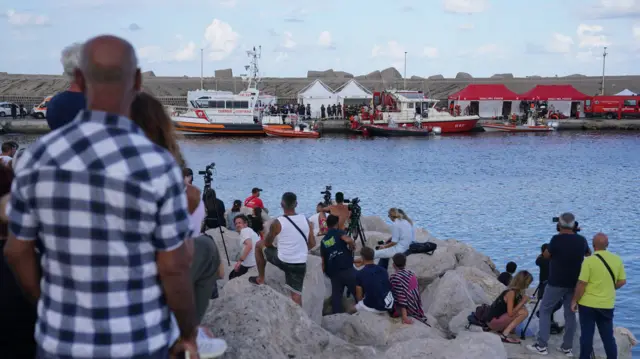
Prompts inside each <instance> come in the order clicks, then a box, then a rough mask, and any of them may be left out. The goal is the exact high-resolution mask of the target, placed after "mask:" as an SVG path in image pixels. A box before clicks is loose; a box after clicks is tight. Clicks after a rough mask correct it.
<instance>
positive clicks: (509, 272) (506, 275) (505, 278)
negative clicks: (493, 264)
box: [498, 262, 518, 287]
mask: <svg viewBox="0 0 640 359" xmlns="http://www.w3.org/2000/svg"><path fill="white" fill-rule="evenodd" d="M505 269H506V271H504V272H502V273H500V275H499V276H498V282H500V283H502V284H504V285H505V286H507V287H508V286H509V282H511V278H512V277H513V274H514V273H515V272H516V269H518V265H517V264H516V263H515V262H509V263H507V267H506V268H505Z"/></svg>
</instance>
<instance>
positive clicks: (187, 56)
mask: <svg viewBox="0 0 640 359" xmlns="http://www.w3.org/2000/svg"><path fill="white" fill-rule="evenodd" d="M195 57H196V44H195V43H194V42H193V41H190V42H189V43H188V44H187V46H185V47H184V48H182V49H180V50H178V51H176V52H174V53H173V54H172V56H171V58H172V60H175V61H191V60H193V59H194V58H195Z"/></svg>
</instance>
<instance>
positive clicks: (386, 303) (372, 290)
mask: <svg viewBox="0 0 640 359" xmlns="http://www.w3.org/2000/svg"><path fill="white" fill-rule="evenodd" d="M373 254H374V252H373V249H371V248H369V247H363V248H362V249H361V250H360V257H361V260H362V264H364V268H362V269H361V270H360V271H358V273H357V274H356V300H357V301H358V303H357V304H356V310H358V311H368V312H373V313H387V312H390V311H391V310H392V309H393V294H392V293H391V283H390V282H389V274H388V273H387V270H386V269H384V268H382V267H381V266H379V265H376V264H374V263H373Z"/></svg>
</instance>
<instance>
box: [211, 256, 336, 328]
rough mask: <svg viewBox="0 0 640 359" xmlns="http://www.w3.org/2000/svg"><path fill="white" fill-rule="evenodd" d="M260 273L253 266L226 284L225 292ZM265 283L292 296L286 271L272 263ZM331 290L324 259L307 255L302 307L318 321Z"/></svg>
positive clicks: (234, 288)
mask: <svg viewBox="0 0 640 359" xmlns="http://www.w3.org/2000/svg"><path fill="white" fill-rule="evenodd" d="M256 275H258V270H257V269H256V268H252V269H251V270H249V272H248V273H247V274H245V275H243V276H242V277H239V278H234V279H233V280H231V281H229V282H228V283H226V284H225V285H224V287H223V288H222V293H223V294H225V295H226V294H228V293H233V292H237V291H238V290H239V289H240V290H241V289H242V288H244V287H245V282H247V283H248V278H249V277H250V276H256ZM265 284H266V285H268V286H270V287H272V288H273V289H275V290H276V291H277V292H279V293H281V294H283V295H285V296H286V297H287V298H290V291H289V290H288V289H287V288H285V275H284V272H283V271H281V270H280V269H279V268H277V267H276V266H274V265H273V264H271V263H267V267H266V271H265ZM330 294H331V292H329V293H327V292H326V286H325V276H324V274H323V273H322V260H321V259H320V258H319V257H316V256H308V257H307V272H306V273H305V276H304V284H303V287H302V308H303V309H304V311H305V312H306V313H307V315H308V316H309V317H310V318H311V319H312V320H313V321H314V322H316V323H318V324H320V323H322V306H323V303H324V299H325V297H326V296H329V295H330ZM289 300H290V299H289Z"/></svg>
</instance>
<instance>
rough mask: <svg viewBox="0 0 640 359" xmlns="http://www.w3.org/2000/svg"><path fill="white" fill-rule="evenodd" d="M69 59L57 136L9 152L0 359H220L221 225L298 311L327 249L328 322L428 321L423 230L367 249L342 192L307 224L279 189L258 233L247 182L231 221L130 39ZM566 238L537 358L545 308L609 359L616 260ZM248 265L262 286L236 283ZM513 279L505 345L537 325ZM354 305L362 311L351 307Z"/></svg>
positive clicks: (555, 262) (236, 271) (525, 283)
mask: <svg viewBox="0 0 640 359" xmlns="http://www.w3.org/2000/svg"><path fill="white" fill-rule="evenodd" d="M62 63H63V67H64V71H65V74H67V75H68V76H69V77H70V79H71V86H70V88H69V89H68V91H65V92H62V93H60V94H58V95H56V96H54V98H53V99H52V100H51V104H53V106H50V107H49V109H48V111H49V115H50V117H49V121H50V127H51V129H52V132H51V133H49V134H47V135H45V136H43V137H41V138H40V139H38V140H37V141H36V142H35V143H33V144H31V145H30V146H29V147H28V148H26V149H25V150H24V151H22V152H20V151H19V146H18V145H17V143H15V142H6V143H4V144H3V145H2V156H1V157H0V196H2V197H1V200H0V219H1V221H0V237H1V238H0V239H1V240H0V244H1V246H2V250H3V256H0V258H1V261H0V275H1V278H2V282H1V285H2V288H1V290H0V300H1V302H0V308H2V311H0V315H1V316H2V317H1V320H0V326H2V330H1V331H2V333H4V334H3V335H2V336H0V347H2V348H3V349H2V350H3V351H2V354H3V358H9V359H12V358H34V357H37V358H62V357H64V358H168V357H176V356H178V355H182V354H185V355H188V356H189V357H190V358H192V359H195V358H212V357H216V356H219V355H222V354H223V353H224V352H225V351H226V348H227V344H226V342H225V341H224V340H223V339H221V338H216V337H214V335H213V334H212V333H211V331H210V330H209V329H207V328H205V327H203V326H201V322H202V319H203V317H204V315H205V313H206V310H207V307H208V304H209V300H210V299H212V298H216V297H217V295H218V294H217V284H216V282H217V281H218V280H220V279H222V278H223V277H224V276H225V275H226V274H225V268H224V265H223V261H222V260H221V253H220V251H219V249H218V247H217V245H216V243H215V240H214V239H213V237H212V236H211V235H210V234H207V233H211V231H209V230H211V229H216V230H218V229H219V230H220V231H221V232H222V231H223V228H226V229H229V230H233V231H236V232H237V233H238V238H239V243H238V244H239V246H240V248H241V249H240V253H239V256H238V258H234V260H235V263H234V265H233V267H232V269H231V268H230V273H229V274H228V278H229V279H230V280H231V279H234V280H248V281H249V282H250V283H252V284H254V285H257V286H260V285H264V283H265V269H266V265H267V262H268V263H271V264H272V265H274V266H276V267H277V268H279V269H280V270H282V271H283V272H284V274H285V284H286V288H287V289H288V290H289V291H290V296H291V299H292V300H293V301H294V302H295V303H297V304H298V305H302V292H303V289H304V288H303V287H304V277H305V274H306V272H307V257H308V255H309V251H310V250H312V249H313V248H315V247H316V245H317V244H318V245H319V248H320V257H321V259H322V270H323V272H324V273H325V274H326V276H327V277H328V278H329V279H330V280H331V288H332V293H331V310H332V312H333V313H341V312H345V311H347V312H350V313H353V312H356V311H368V312H373V313H377V314H380V315H390V316H392V317H397V318H401V321H402V322H403V323H405V324H407V325H409V324H412V323H413V322H414V320H417V321H419V322H422V323H424V324H427V325H429V323H428V322H427V318H426V316H425V313H424V310H423V308H422V300H421V298H420V292H421V291H420V288H419V286H418V280H417V277H416V275H415V273H413V272H412V271H411V270H410V269H408V268H407V257H408V256H410V255H411V254H413V253H416V252H415V247H413V246H414V245H416V230H415V227H414V224H413V221H412V220H411V219H410V218H409V216H408V215H407V213H406V212H405V211H403V210H402V209H400V208H391V209H389V211H388V217H389V219H390V220H391V222H392V224H391V234H390V236H389V238H388V239H387V240H385V241H381V242H379V243H378V244H377V246H376V247H375V248H370V247H368V246H362V248H361V249H360V250H359V251H358V255H355V253H354V252H355V251H356V243H355V241H354V239H353V238H352V237H351V236H350V235H349V233H348V228H349V221H350V220H351V215H352V213H351V211H350V207H349V206H348V205H347V204H346V203H345V199H344V194H342V193H337V194H336V196H335V202H333V203H326V202H324V203H319V204H318V206H317V209H316V210H317V213H316V214H314V215H313V216H311V217H309V218H307V217H306V216H305V215H304V214H301V213H298V211H297V206H298V198H297V196H296V194H295V193H292V192H286V193H284V194H283V195H282V197H281V202H280V207H281V209H282V213H283V214H282V215H280V216H278V217H276V218H275V219H274V220H273V221H271V224H270V225H269V227H268V228H265V218H266V216H267V215H268V211H267V209H266V208H265V205H264V202H263V201H262V199H261V198H260V194H261V192H262V189H260V188H258V187H256V188H253V189H252V191H251V195H250V196H249V197H247V198H246V199H245V200H244V201H241V200H234V201H233V205H232V206H231V208H230V209H229V210H228V211H227V210H226V209H225V206H224V202H223V201H222V200H220V199H219V198H218V197H217V194H216V192H215V190H213V189H212V188H210V187H208V186H205V188H204V190H203V191H201V190H200V189H199V188H197V187H196V186H194V185H193V171H192V170H191V169H189V168H188V167H187V164H186V161H185V158H184V156H183V155H182V153H181V151H180V147H179V145H178V143H177V142H176V136H175V134H174V132H173V131H174V129H173V124H172V121H171V119H170V117H169V116H168V115H167V113H166V112H165V110H164V108H163V106H162V104H161V103H160V102H159V101H158V100H157V99H156V98H154V97H153V96H151V95H149V94H146V93H144V92H141V87H142V76H141V73H140V69H139V68H138V64H137V58H136V55H135V51H134V49H133V47H132V46H131V44H129V43H128V42H126V41H125V40H122V39H120V38H117V37H113V36H99V37H96V38H93V39H90V40H88V41H87V42H86V43H84V44H81V45H80V44H76V45H73V46H71V47H69V48H67V49H65V51H64V52H63V61H62ZM80 97H82V101H81V100H79V99H80ZM558 231H559V234H558V235H556V236H554V237H553V238H552V240H551V242H550V243H549V244H548V245H547V246H544V247H543V248H542V254H541V256H540V258H539V262H538V261H537V264H538V265H539V266H540V267H541V271H540V274H541V278H540V279H542V276H543V270H542V268H543V266H545V265H547V264H545V261H546V262H548V270H547V271H544V275H545V276H548V278H546V279H545V281H544V283H542V281H541V286H540V290H539V293H540V297H541V304H540V332H539V334H538V340H537V343H535V344H534V345H530V346H528V348H529V349H530V350H532V351H534V352H536V353H539V354H541V355H545V354H547V342H548V339H549V328H550V326H551V321H552V320H551V319H552V313H553V312H554V311H555V310H557V305H558V303H562V305H564V309H565V310H564V316H565V323H566V326H565V329H564V333H565V334H564V335H565V342H564V344H563V345H562V347H561V348H560V350H561V351H562V352H564V353H565V354H567V355H569V356H570V355H571V354H572V345H573V343H572V338H573V334H574V331H575V326H576V321H575V312H576V311H578V312H579V313H580V318H581V321H580V324H581V328H582V336H581V340H580V342H581V343H580V346H581V358H588V355H589V354H590V353H591V346H592V341H593V333H594V328H595V326H598V329H599V332H600V336H601V338H602V340H603V343H604V346H605V350H606V352H607V357H608V358H615V357H616V346H615V341H614V339H613V327H612V320H613V308H614V304H615V290H616V289H619V288H620V287H622V286H623V285H624V284H625V283H626V277H625V273H624V267H623V265H622V261H621V260H620V257H618V256H616V255H615V254H613V253H611V252H608V251H607V250H606V249H607V246H608V238H607V237H606V235H604V234H597V235H596V236H595V237H594V238H593V249H594V251H593V253H591V251H590V250H589V246H588V244H587V242H586V240H585V238H584V237H582V236H580V235H578V234H577V222H576V221H575V218H574V217H573V215H572V214H570V213H566V214H563V215H562V216H561V217H560V218H559V223H558ZM276 243H277V245H276ZM585 256H587V258H586V259H585V258H584V257H585ZM376 259H377V260H378V262H377V263H376V262H375V261H376ZM583 259H584V260H583ZM390 261H391V262H392V263H393V270H394V271H393V274H392V275H389V273H388V267H389V262H390ZM253 268H255V269H256V270H257V276H251V275H249V276H246V277H245V278H246V279H244V278H238V277H244V276H245V275H246V274H247V273H249V272H250V271H251V270H252V269H253ZM516 269H517V265H516V264H515V263H509V264H508V265H507V271H506V272H505V273H502V274H501V275H500V280H501V281H502V282H503V283H506V284H507V289H506V290H505V291H504V292H503V293H501V294H500V296H499V297H498V298H496V300H495V301H494V303H493V304H492V306H491V320H490V322H489V326H490V328H491V329H492V330H494V331H496V332H498V333H500V335H501V338H502V339H503V341H505V342H508V343H516V342H517V340H516V339H515V338H513V337H512V336H511V333H512V331H513V330H514V329H515V327H516V326H517V325H518V324H520V323H521V322H522V321H524V320H525V319H526V318H527V316H528V315H529V314H528V311H527V309H526V307H525V305H526V303H527V301H528V300H529V299H528V297H527V295H526V290H527V288H528V287H529V286H530V285H531V283H532V282H533V276H532V275H531V274H530V273H529V272H528V271H520V272H517V273H516ZM609 275H610V277H609ZM542 284H544V287H543V286H542ZM543 294H544V295H543ZM345 297H352V298H353V302H352V303H354V305H353V306H350V307H349V308H345V306H344V305H343V303H344V301H343V299H344V298H345Z"/></svg>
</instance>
